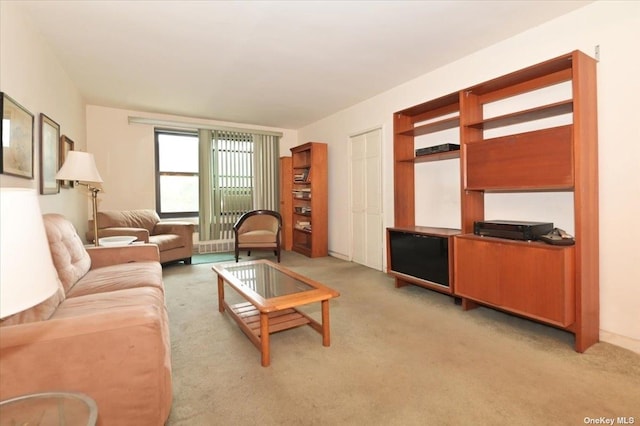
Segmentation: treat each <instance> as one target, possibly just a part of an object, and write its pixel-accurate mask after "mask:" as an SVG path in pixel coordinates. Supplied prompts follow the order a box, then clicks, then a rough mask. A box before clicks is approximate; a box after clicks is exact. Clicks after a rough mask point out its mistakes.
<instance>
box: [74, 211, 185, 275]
mask: <svg viewBox="0 0 640 426" xmlns="http://www.w3.org/2000/svg"><path fill="white" fill-rule="evenodd" d="M193 230H194V224H193V223H189V222H184V221H161V220H160V217H159V216H158V214H157V213H156V212H155V210H123V211H101V212H98V237H99V238H102V237H114V236H122V235H129V236H132V237H136V238H137V241H143V242H145V243H152V244H155V245H157V246H158V250H159V251H160V263H167V262H172V261H176V260H177V261H184V263H185V264H187V265H190V264H191V255H192V254H193ZM86 236H87V241H90V242H91V241H93V240H94V238H93V221H92V220H90V221H89V231H87V234H86Z"/></svg>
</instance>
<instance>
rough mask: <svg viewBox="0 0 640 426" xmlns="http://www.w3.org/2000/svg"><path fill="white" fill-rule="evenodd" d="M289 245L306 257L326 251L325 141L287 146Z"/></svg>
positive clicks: (325, 252) (316, 255)
mask: <svg viewBox="0 0 640 426" xmlns="http://www.w3.org/2000/svg"><path fill="white" fill-rule="evenodd" d="M291 163H292V166H291V170H292V173H291V178H292V187H291V192H290V197H291V200H292V201H291V205H292V220H291V227H290V228H291V233H292V249H293V250H294V251H297V252H299V253H302V254H304V255H305V256H309V257H322V256H327V255H328V252H329V250H328V238H327V234H328V231H329V228H328V210H327V202H328V193H327V186H328V185H327V144H326V143H322V142H308V143H306V144H303V145H300V146H297V147H294V148H291Z"/></svg>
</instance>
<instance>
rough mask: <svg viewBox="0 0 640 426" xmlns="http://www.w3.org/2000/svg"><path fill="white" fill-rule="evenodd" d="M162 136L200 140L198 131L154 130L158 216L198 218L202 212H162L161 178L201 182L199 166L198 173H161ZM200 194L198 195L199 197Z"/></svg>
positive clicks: (163, 217) (165, 217)
mask: <svg viewBox="0 0 640 426" xmlns="http://www.w3.org/2000/svg"><path fill="white" fill-rule="evenodd" d="M160 135H178V136H191V137H195V138H196V140H198V139H199V138H198V132H197V131H189V130H176V129H166V128H155V129H154V148H155V175H156V176H155V187H156V188H155V189H156V212H157V213H158V216H160V218H162V219H178V218H188V217H189V218H191V217H198V216H199V215H200V212H199V211H198V210H196V211H185V212H170V213H166V212H163V211H162V202H161V196H160V192H161V191H160V177H161V176H162V175H170V176H197V177H198V182H199V181H200V166H199V165H198V172H197V173H191V172H170V173H162V172H161V171H160ZM199 195H200V194H198V196H199Z"/></svg>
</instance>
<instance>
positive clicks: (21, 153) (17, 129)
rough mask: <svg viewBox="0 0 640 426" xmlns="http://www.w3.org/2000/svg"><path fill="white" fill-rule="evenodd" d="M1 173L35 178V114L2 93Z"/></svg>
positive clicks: (0, 101)
mask: <svg viewBox="0 0 640 426" xmlns="http://www.w3.org/2000/svg"><path fill="white" fill-rule="evenodd" d="M0 110H2V122H1V124H0V134H1V135H2V150H1V151H0V173H3V174H5V175H12V176H18V177H21V178H26V179H33V114H31V113H30V112H29V111H27V110H26V109H25V108H23V107H22V106H21V105H20V104H19V103H17V102H16V101H14V100H13V99H11V98H10V97H9V96H7V94H6V93H0Z"/></svg>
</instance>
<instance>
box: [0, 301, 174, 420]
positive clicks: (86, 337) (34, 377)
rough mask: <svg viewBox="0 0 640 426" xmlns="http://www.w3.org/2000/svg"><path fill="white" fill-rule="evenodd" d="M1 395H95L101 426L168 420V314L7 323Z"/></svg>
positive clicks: (151, 311)
mask: <svg viewBox="0 0 640 426" xmlns="http://www.w3.org/2000/svg"><path fill="white" fill-rule="evenodd" d="M0 334H1V335H2V339H0V353H1V354H2V362H1V363H0V376H2V380H0V400H5V399H8V398H11V397H15V396H18V395H23V394H28V393H36V392H45V391H50V390H51V389H73V390H75V391H78V392H83V393H85V394H87V395H89V396H90V397H92V398H93V399H94V400H95V401H96V403H97V405H98V411H99V419H98V424H102V425H108V424H158V425H160V424H164V422H165V420H166V418H167V417H168V414H169V409H170V406H171V397H172V391H171V364H170V346H169V336H168V329H167V319H166V311H165V310H164V309H163V308H162V307H158V306H151V305H140V306H134V307H126V308H118V309H113V310H110V311H109V312H104V311H103V312H100V313H96V314H91V315H83V316H78V317H69V318H60V319H50V320H46V321H38V322H32V323H25V324H19V325H15V326H5V327H0Z"/></svg>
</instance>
